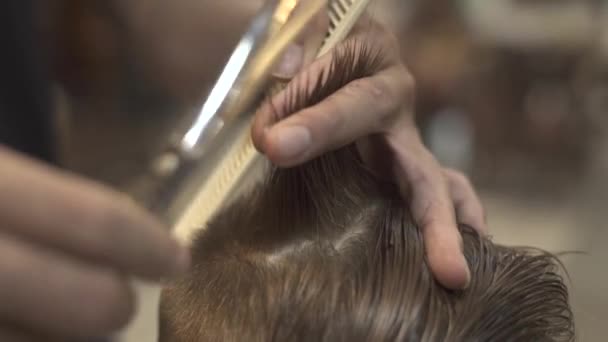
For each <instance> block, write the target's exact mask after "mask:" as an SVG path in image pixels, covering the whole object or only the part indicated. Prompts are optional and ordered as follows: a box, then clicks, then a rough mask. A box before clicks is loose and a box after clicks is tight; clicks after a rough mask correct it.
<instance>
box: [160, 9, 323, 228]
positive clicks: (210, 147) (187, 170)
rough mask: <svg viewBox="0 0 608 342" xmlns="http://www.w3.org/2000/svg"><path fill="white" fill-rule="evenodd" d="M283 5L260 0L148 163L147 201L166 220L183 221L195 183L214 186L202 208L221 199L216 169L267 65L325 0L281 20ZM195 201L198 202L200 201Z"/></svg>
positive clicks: (244, 120)
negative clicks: (206, 88) (190, 114)
mask: <svg viewBox="0 0 608 342" xmlns="http://www.w3.org/2000/svg"><path fill="white" fill-rule="evenodd" d="M289 2H290V3H291V2H293V1H289ZM285 6H286V5H285V2H282V1H280V0H268V1H267V2H266V3H265V5H264V6H263V8H262V9H261V10H260V11H259V12H258V14H257V15H256V16H255V18H254V19H253V21H252V23H251V25H250V27H249V30H248V31H247V32H246V34H245V35H244V36H243V38H242V39H241V41H240V42H239V43H238V45H237V47H236V49H235V50H234V52H233V53H232V55H231V57H230V59H229V61H228V63H227V64H226V67H225V68H224V70H223V71H222V73H221V75H220V77H219V79H218V81H217V83H216V84H215V86H214V87H213V88H212V90H211V92H210V94H209V96H208V98H207V100H206V101H205V103H204V105H203V106H202V108H201V110H200V111H199V112H198V114H197V116H196V118H195V120H194V122H193V123H192V124H191V125H190V126H188V128H187V130H185V132H182V133H180V134H178V135H177V138H176V139H175V140H174V141H172V143H171V144H170V146H169V147H168V148H167V150H166V151H165V152H164V153H163V154H162V155H161V156H160V157H159V158H158V159H157V160H156V162H155V163H154V165H153V168H152V171H153V174H154V178H155V179H156V182H155V183H157V184H158V186H157V188H156V189H155V190H154V193H153V194H152V195H151V196H150V199H149V201H150V202H149V203H148V206H149V208H150V209H151V210H152V211H153V212H155V213H157V214H159V215H160V216H161V217H162V218H163V219H164V220H165V221H166V223H167V224H169V225H170V226H172V227H175V226H176V225H178V223H179V222H183V217H184V215H186V213H187V211H188V210H189V209H190V208H192V204H193V202H196V201H195V199H196V198H197V197H200V192H201V189H206V188H209V186H213V187H215V188H216V189H219V190H217V191H215V193H212V194H211V195H209V196H207V197H206V198H205V199H204V201H205V202H208V205H207V204H205V203H203V206H204V207H206V208H207V210H210V211H215V209H216V208H217V206H215V205H213V203H222V202H223V200H222V198H223V197H225V195H226V191H227V190H226V191H224V190H225V189H229V188H230V185H229V184H225V183H226V178H229V175H227V174H226V172H224V171H222V170H223V169H224V165H225V163H226V160H232V159H234V155H235V152H234V151H233V148H234V146H235V145H239V144H241V143H242V137H243V127H247V126H249V124H250V122H251V119H252V118H253V114H254V111H255V109H256V107H257V106H258V105H259V103H260V100H261V96H262V95H263V93H264V91H265V90H266V89H267V85H268V83H269V80H270V73H271V70H272V68H273V66H274V65H275V64H276V62H277V60H278V59H279V58H280V56H281V54H282V52H283V51H284V49H285V48H286V47H287V46H288V45H289V44H290V43H291V42H292V41H294V39H296V38H297V37H298V35H299V34H300V33H302V32H303V31H304V30H305V28H306V27H307V25H308V24H309V23H310V22H311V21H312V20H313V19H314V17H315V15H316V14H317V13H319V12H320V11H321V10H324V9H325V8H326V6H327V0H313V1H310V4H309V6H307V7H306V8H303V10H302V11H298V13H297V15H294V16H293V17H291V18H290V20H289V21H287V22H286V23H284V24H281V23H280V18H281V17H284V11H285V10H286V7H285ZM293 6H294V5H291V7H292V8H293ZM279 24H280V25H279ZM248 135H249V134H247V135H246V136H247V138H248ZM248 139H249V138H248ZM218 177H219V179H218ZM197 203H198V204H199V205H200V201H198V202H197ZM210 208H212V209H210Z"/></svg>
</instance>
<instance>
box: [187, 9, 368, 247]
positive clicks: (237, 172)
mask: <svg viewBox="0 0 608 342" xmlns="http://www.w3.org/2000/svg"><path fill="white" fill-rule="evenodd" d="M370 2H371V0H330V1H329V4H328V5H329V8H328V14H329V20H330V23H329V31H328V35H327V38H326V39H325V41H324V42H323V46H322V47H321V50H320V52H319V56H320V55H323V54H325V53H326V52H328V51H329V50H331V49H332V48H334V47H335V46H336V45H337V44H338V43H340V42H341V41H343V40H344V39H345V38H346V37H347V36H348V34H349V33H350V31H351V30H352V28H353V27H354V26H355V23H356V22H357V20H358V19H359V18H360V17H361V15H362V14H363V12H364V11H365V9H366V8H367V5H369V3H370ZM235 125H238V127H235V129H238V130H239V131H240V134H239V137H240V138H239V139H238V140H237V141H235V144H234V146H232V147H231V149H230V151H228V153H227V155H226V156H225V158H224V159H223V160H222V161H221V162H220V163H219V165H218V167H217V169H216V171H215V172H214V173H213V174H212V175H211V176H210V177H209V180H208V182H207V183H206V184H207V185H206V186H204V187H203V188H202V189H200V190H199V193H198V194H197V196H196V198H195V199H194V200H193V201H192V203H191V205H190V206H189V208H188V209H187V211H186V213H185V214H184V216H183V217H182V218H181V219H180V220H179V222H178V223H177V224H176V226H175V235H176V237H177V238H178V239H179V240H181V241H183V242H185V243H188V242H189V241H191V239H192V237H193V234H194V233H195V232H196V230H197V229H201V228H203V227H204V226H205V224H206V223H207V221H208V220H209V219H210V218H211V217H212V216H213V214H214V213H216V212H217V211H218V210H219V209H221V208H222V206H223V205H224V204H225V203H226V202H227V201H228V199H229V197H230V195H231V194H234V193H235V191H236V188H237V187H239V185H240V184H242V183H241V182H240V181H241V180H242V179H244V178H245V177H251V175H250V173H251V169H252V167H253V166H254V165H255V164H256V163H257V162H259V161H260V160H261V158H262V156H261V155H260V154H259V153H258V152H257V150H256V149H255V147H254V146H253V143H252V142H251V138H250V134H251V133H250V132H251V131H250V127H251V122H240V123H238V124H236V123H235Z"/></svg>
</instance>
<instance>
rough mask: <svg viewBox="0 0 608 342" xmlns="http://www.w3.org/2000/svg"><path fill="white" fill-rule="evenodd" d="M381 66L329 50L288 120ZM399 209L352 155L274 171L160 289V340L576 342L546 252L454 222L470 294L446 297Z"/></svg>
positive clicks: (557, 272) (365, 53)
mask: <svg viewBox="0 0 608 342" xmlns="http://www.w3.org/2000/svg"><path fill="white" fill-rule="evenodd" d="M378 56H379V54H375V53H373V51H372V50H371V49H366V48H365V47H361V46H359V47H356V46H354V47H353V46H351V47H350V48H347V49H345V50H343V51H342V52H341V53H338V54H336V56H335V57H334V61H333V63H332V66H331V68H330V69H329V71H328V72H327V74H326V75H325V76H322V77H320V79H319V81H317V84H316V86H315V87H312V91H310V92H309V93H308V94H305V96H299V95H297V96H294V97H293V98H294V100H293V101H291V103H289V104H288V106H289V107H290V108H289V112H295V111H297V110H298V109H301V108H304V107H306V106H310V105H314V104H315V103H318V102H319V101H321V100H322V99H323V98H325V97H326V96H327V95H328V94H332V93H333V92H334V91H335V90H336V89H339V88H340V87H341V86H343V85H344V84H346V83H348V82H350V81H352V80H354V79H358V78H362V77H366V76H368V75H370V74H371V73H373V72H372V71H374V68H376V67H378V66H379V65H380V64H381V63H382V61H381V59H380V58H379V57H378ZM407 208H408V203H407V202H406V200H404V199H403V196H401V194H400V193H399V191H398V190H397V186H396V185H395V184H393V183H392V182H390V181H386V180H383V179H381V178H379V177H377V176H376V174H375V173H374V172H372V171H371V170H369V169H368V168H367V167H366V164H365V163H363V161H362V159H361V157H360V155H359V153H358V150H357V149H356V147H355V146H346V147H344V148H341V149H339V150H337V151H335V152H332V153H329V154H326V155H324V156H322V157H320V158H318V159H316V160H313V161H311V162H309V163H307V164H304V165H302V166H298V167H294V168H290V169H273V170H272V172H270V175H269V176H268V177H267V178H266V179H265V180H264V182H262V183H261V184H260V185H259V186H257V187H256V188H255V190H254V191H253V192H252V193H250V194H247V195H245V196H244V197H242V198H241V199H239V200H236V201H235V202H234V203H233V204H232V205H231V206H230V207H228V208H226V209H225V210H224V211H223V212H222V213H220V214H219V215H217V216H216V217H215V218H214V219H213V220H212V221H211V222H210V223H209V224H208V226H207V227H206V229H205V230H203V231H202V232H201V233H200V235H199V236H197V237H196V238H195V240H194V241H193V246H192V253H193V261H194V267H193V268H192V270H191V271H190V273H189V274H187V275H186V276H185V277H183V278H182V279H180V280H178V281H176V282H175V283H173V284H170V286H168V287H167V288H166V289H165V290H164V292H163V295H162V300H161V307H160V331H159V333H160V336H159V340H160V341H162V342H189V341H572V340H573V339H574V326H573V318H572V313H571V310H570V307H569V301H568V290H567V287H566V285H565V284H564V281H563V278H562V275H561V270H562V268H561V267H560V263H559V261H558V260H557V259H556V258H555V257H554V256H552V255H551V254H549V253H546V252H543V251H540V250H534V249H526V248H510V247H504V246H500V245H497V244H494V243H493V242H491V241H490V240H489V239H488V238H486V237H483V236H480V235H479V234H478V233H476V232H475V230H473V229H471V228H470V227H467V226H461V227H460V228H461V232H462V235H463V240H464V253H465V256H466V259H467V261H468V263H469V265H470V267H471V272H472V279H471V283H470V286H469V287H468V289H466V290H462V291H453V290H448V289H446V288H444V287H442V286H441V285H440V284H439V283H438V282H437V281H436V280H435V279H434V278H433V275H432V273H431V271H430V269H429V266H428V263H427V260H426V258H425V250H424V244H423V235H422V232H421V231H420V229H419V227H417V226H416V225H415V224H414V222H413V221H412V217H411V215H410V213H409V211H408V209H407Z"/></svg>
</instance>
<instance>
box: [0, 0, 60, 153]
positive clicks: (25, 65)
mask: <svg viewBox="0 0 608 342" xmlns="http://www.w3.org/2000/svg"><path fill="white" fill-rule="evenodd" d="M36 1H37V0H3V1H2V2H0V6H1V7H3V8H0V143H1V144H5V145H9V146H10V147H12V148H14V149H17V150H20V151H22V152H24V153H27V154H30V155H31V156H33V157H37V158H39V159H43V160H46V161H53V160H54V151H55V148H54V146H53V143H54V141H55V139H54V137H53V133H52V132H53V129H52V118H51V109H50V105H49V104H50V95H49V84H50V82H49V80H48V78H47V70H46V68H45V61H46V55H47V53H46V51H42V49H41V46H42V45H41V44H39V43H40V42H39V41H38V39H39V36H38V34H37V29H36V23H35V16H34V14H35V12H34V8H35V7H34V6H36ZM38 1H43V0H38Z"/></svg>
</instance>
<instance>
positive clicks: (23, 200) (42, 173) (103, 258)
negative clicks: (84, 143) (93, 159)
mask: <svg viewBox="0 0 608 342" xmlns="http://www.w3.org/2000/svg"><path fill="white" fill-rule="evenodd" d="M0 160H1V161H2V168H0V191H2V194H3V196H1V197H0V221H1V222H3V224H5V226H4V227H2V228H3V229H8V230H11V231H12V232H13V233H14V234H19V235H21V236H23V237H26V238H29V239H33V240H35V241H37V242H39V243H42V244H45V245H50V246H53V247H55V248H58V249H61V250H64V251H66V252H68V253H72V254H74V255H78V256H80V257H86V258H90V259H91V260H94V261H96V262H100V263H104V264H106V265H108V266H110V267H116V268H119V269H121V270H123V271H125V272H129V273H133V274H135V275H139V276H142V277H146V278H158V277H162V276H170V275H174V274H177V273H179V272H182V271H183V270H184V269H185V268H186V267H187V266H188V261H189V259H188V252H187V251H186V250H185V249H184V248H182V247H181V246H180V245H179V244H178V243H177V242H175V241H174V240H173V239H172V238H171V237H170V234H169V232H168V231H167V230H166V229H164V228H163V227H162V226H161V225H160V224H159V223H158V222H157V221H156V220H154V219H153V218H151V217H150V216H148V214H147V213H145V212H144V211H143V210H142V209H140V208H139V207H138V206H137V205H135V204H134V203H133V202H132V201H131V200H129V199H127V198H126V196H124V195H121V194H118V193H116V192H114V191H111V190H108V189H106V188H104V187H102V186H100V185H98V184H95V183H93V182H89V181H86V180H83V179H80V178H78V177H76V176H73V175H68V174H66V173H62V172H60V171H58V170H56V169H53V168H51V167H47V166H44V165H42V164H40V163H37V162H34V161H32V160H28V159H26V158H24V157H21V156H18V155H17V154H15V153H12V152H9V151H8V150H6V149H0Z"/></svg>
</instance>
